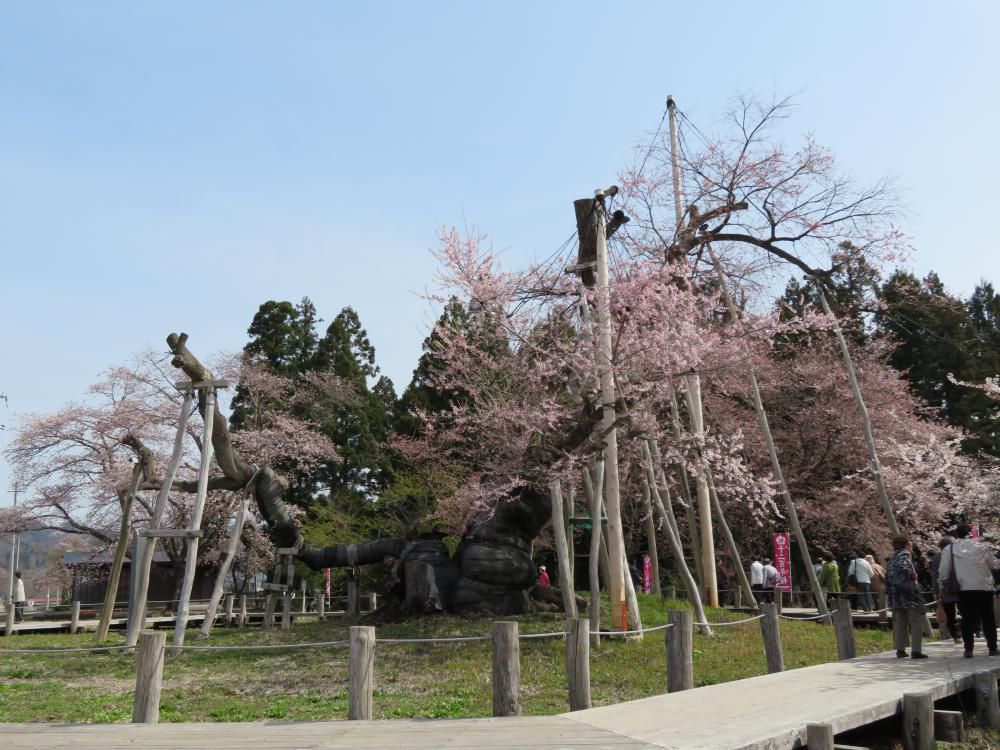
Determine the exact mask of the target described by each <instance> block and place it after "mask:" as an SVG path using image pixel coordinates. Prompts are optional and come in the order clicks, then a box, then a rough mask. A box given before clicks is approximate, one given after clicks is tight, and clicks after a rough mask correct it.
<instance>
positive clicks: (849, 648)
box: [833, 599, 858, 661]
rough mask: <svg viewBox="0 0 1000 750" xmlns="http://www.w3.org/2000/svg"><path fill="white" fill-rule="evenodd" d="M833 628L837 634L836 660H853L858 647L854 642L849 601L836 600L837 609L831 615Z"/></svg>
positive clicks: (852, 620)
mask: <svg viewBox="0 0 1000 750" xmlns="http://www.w3.org/2000/svg"><path fill="white" fill-rule="evenodd" d="M833 627H834V630H835V631H836V634H837V658H838V659H840V660H841V661H843V660H844V659H853V658H854V657H855V656H857V655H858V647H857V643H856V642H855V640H854V619H853V617H852V615H851V602H850V600H849V599H838V600H837V609H836V610H835V611H834V613H833Z"/></svg>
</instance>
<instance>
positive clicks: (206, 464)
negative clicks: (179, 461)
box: [150, 386, 215, 653]
mask: <svg viewBox="0 0 1000 750" xmlns="http://www.w3.org/2000/svg"><path fill="white" fill-rule="evenodd" d="M204 396H205V415H204V416H205V424H204V427H203V429H202V437H201V463H200V464H199V466H198V488H197V492H196V493H195V497H194V509H193V510H192V512H191V526H190V528H191V530H192V531H198V530H199V529H201V516H202V514H203V513H204V510H205V498H206V497H207V496H208V475H209V470H210V469H211V465H212V456H213V455H214V452H213V447H212V430H213V428H214V423H215V388H214V387H212V386H208V387H206V388H205V391H204ZM199 541H200V539H199V538H198V537H192V538H190V539H188V540H187V555H186V558H185V560H184V581H183V583H182V584H181V598H180V601H178V602H177V625H176V626H175V628H174V641H173V647H174V653H179V652H180V650H181V647H182V646H183V645H184V634H185V630H186V629H187V621H188V614H189V610H190V606H191V592H192V591H193V590H194V574H195V571H196V569H197V566H198V543H199ZM150 546H152V545H150Z"/></svg>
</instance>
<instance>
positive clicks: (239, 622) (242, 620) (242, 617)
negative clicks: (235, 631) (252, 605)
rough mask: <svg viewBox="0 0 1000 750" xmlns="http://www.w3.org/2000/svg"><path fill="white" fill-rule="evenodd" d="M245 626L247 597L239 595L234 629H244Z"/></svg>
mask: <svg viewBox="0 0 1000 750" xmlns="http://www.w3.org/2000/svg"><path fill="white" fill-rule="evenodd" d="M246 625H247V595H246V594H240V615H239V619H238V620H237V622H236V627H238V628H245V627H246Z"/></svg>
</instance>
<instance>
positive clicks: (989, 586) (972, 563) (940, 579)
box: [750, 524, 1000, 659]
mask: <svg viewBox="0 0 1000 750" xmlns="http://www.w3.org/2000/svg"><path fill="white" fill-rule="evenodd" d="M972 531H973V529H972V527H971V526H969V525H965V524H963V525H961V526H959V527H958V528H957V529H956V530H955V533H954V535H946V536H943V537H941V539H940V540H939V542H938V549H937V551H936V552H935V553H934V554H933V555H932V556H931V558H930V565H929V568H930V569H929V573H930V577H931V592H932V595H933V599H934V600H935V601H936V602H937V603H938V604H939V607H938V613H937V618H938V625H939V627H940V628H941V632H942V634H946V635H947V636H950V637H951V638H952V639H953V640H954V642H955V643H956V644H958V643H961V644H962V645H963V646H964V656H965V657H966V658H972V655H973V649H974V644H975V636H976V634H977V633H982V634H983V636H984V637H985V640H986V648H987V651H988V653H989V655H990V656H1000V651H998V650H997V623H996V618H995V610H994V598H995V597H996V596H998V595H1000V594H998V591H997V588H998V581H1000V552H998V551H997V550H995V549H993V548H992V547H990V546H989V545H988V544H986V543H985V542H983V541H982V540H980V539H978V538H973V533H972ZM892 549H893V552H892V555H891V556H890V557H889V558H888V559H887V560H886V564H885V565H884V566H883V565H881V564H879V563H878V562H876V560H875V558H874V556H872V555H871V554H856V555H855V556H854V557H852V558H851V559H850V561H849V562H848V563H847V566H846V580H841V579H842V575H841V567H840V565H839V564H838V563H837V561H836V560H835V559H834V557H833V556H832V555H829V554H823V555H821V556H820V557H819V558H818V559H817V562H816V564H815V565H814V570H815V573H816V577H817V579H818V582H819V585H820V588H821V589H822V590H823V595H824V596H825V597H826V601H827V605H828V606H830V607H832V606H833V605H834V603H835V601H836V600H838V599H840V598H841V597H842V596H844V595H845V594H846V595H847V596H848V597H849V599H850V601H851V604H852V607H853V608H854V609H859V610H861V611H864V612H871V611H873V610H876V609H878V606H879V605H878V599H879V597H880V596H881V594H882V592H885V593H886V599H887V607H888V609H889V610H891V611H892V631H893V642H894V647H895V649H896V656H897V657H899V658H901V659H902V658H905V657H907V656H908V657H910V658H913V659H926V658H927V655H926V654H924V653H923V643H922V639H923V632H924V617H925V615H926V606H927V602H925V599H924V596H923V595H922V593H921V591H920V587H919V585H918V579H919V575H918V570H917V564H916V563H915V561H914V559H913V543H912V542H911V540H910V539H909V537H907V536H906V535H903V534H900V535H897V536H895V537H893V539H892ZM770 563H771V561H770V560H767V559H765V560H764V562H763V563H761V562H760V561H759V560H756V559H755V560H754V561H753V563H752V564H751V565H750V583H751V586H752V587H754V590H755V592H759V594H760V596H759V599H760V601H765V602H767V601H774V589H775V588H776V587H777V582H776V578H777V571H774V575H773V577H772V576H770V575H769V572H768V569H769V568H770V569H771V570H774V568H773V566H771V564H770ZM772 581H773V582H772Z"/></svg>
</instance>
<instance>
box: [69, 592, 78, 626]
mask: <svg viewBox="0 0 1000 750" xmlns="http://www.w3.org/2000/svg"><path fill="white" fill-rule="evenodd" d="M79 629H80V600H79V599H74V600H73V606H72V608H71V609H70V614H69V632H70V633H75V632H76V631H77V630H79Z"/></svg>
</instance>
